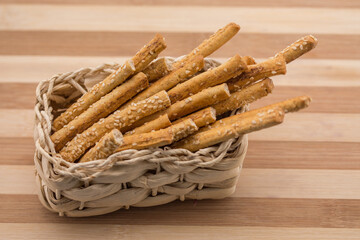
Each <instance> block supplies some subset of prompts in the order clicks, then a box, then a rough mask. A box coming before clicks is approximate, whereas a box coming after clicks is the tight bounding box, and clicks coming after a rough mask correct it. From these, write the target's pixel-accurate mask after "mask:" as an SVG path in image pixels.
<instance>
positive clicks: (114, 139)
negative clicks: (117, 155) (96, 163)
mask: <svg viewBox="0 0 360 240" xmlns="http://www.w3.org/2000/svg"><path fill="white" fill-rule="evenodd" d="M122 143H123V136H122V134H121V132H120V131H119V130H117V129H113V130H111V131H110V132H109V133H107V134H105V135H104V136H103V137H102V138H101V139H100V141H99V142H97V143H96V145H95V146H94V147H93V148H91V149H90V150H89V151H88V152H87V153H85V154H84V156H83V157H82V158H81V159H80V161H79V162H80V163H82V162H89V161H93V160H97V159H104V158H107V157H108V156H110V155H111V154H113V153H114V152H115V150H116V149H117V148H118V147H120V146H121V144H122Z"/></svg>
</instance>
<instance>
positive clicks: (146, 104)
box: [60, 91, 170, 162]
mask: <svg viewBox="0 0 360 240" xmlns="http://www.w3.org/2000/svg"><path fill="white" fill-rule="evenodd" d="M169 106H170V99H169V96H168V95H167V93H166V92H165V91H161V92H159V93H157V94H155V95H154V96H151V97H149V98H147V99H145V100H143V101H140V102H137V103H133V104H131V105H130V106H128V107H127V108H125V109H124V110H121V111H119V110H118V111H116V112H114V113H113V114H111V115H110V116H108V117H107V118H105V119H101V120H100V121H98V122H97V123H95V124H93V125H92V126H91V127H89V128H88V129H86V130H85V131H84V132H82V133H81V134H78V135H77V136H76V137H75V138H73V139H72V140H71V141H70V142H68V143H67V145H66V146H65V147H64V148H63V149H62V150H61V151H60V155H61V156H62V157H63V159H65V160H66V161H69V162H74V161H76V160H77V159H78V158H79V157H80V156H81V155H82V154H84V152H85V151H86V150H87V149H88V148H90V147H92V146H93V145H95V143H96V142H97V141H99V140H100V138H101V137H102V136H104V135H105V134H106V133H108V132H109V131H111V130H112V129H114V128H117V129H119V130H120V131H121V132H123V129H124V128H126V127H127V126H129V125H131V124H133V123H134V122H135V121H137V120H139V119H141V118H144V117H146V116H149V115H151V114H153V113H155V112H158V111H161V110H163V109H165V108H167V107H169Z"/></svg>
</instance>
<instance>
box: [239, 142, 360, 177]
mask: <svg viewBox="0 0 360 240" xmlns="http://www.w3.org/2000/svg"><path fill="white" fill-rule="evenodd" d="M359 156H360V143H345V142H311V141H308V142H288V141H271V142H269V141H249V147H248V150H247V153H246V159H245V162H244V167H245V168H290V169H344V170H345V169H347V170H359V169H360V161H359Z"/></svg>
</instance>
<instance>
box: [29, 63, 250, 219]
mask: <svg viewBox="0 0 360 240" xmlns="http://www.w3.org/2000/svg"><path fill="white" fill-rule="evenodd" d="M218 64H219V63H218V62H216V61H213V60H210V59H206V67H207V68H208V67H213V66H216V65H218ZM117 67H118V65H117V64H103V65H101V66H98V67H96V68H82V69H79V70H77V71H74V72H69V73H64V74H58V75H55V76H54V77H52V78H51V79H49V80H45V81H42V82H40V83H39V85H38V87H37V89H36V105H35V114H36V115H35V132H34V139H35V145H36V151H35V157H34V162H35V169H36V180H37V181H36V182H37V188H38V195H39V199H40V201H41V203H42V204H43V205H44V206H45V207H46V208H47V209H49V210H50V211H54V212H58V213H59V214H60V216H63V215H65V216H69V217H84V216H94V215H101V214H105V213H109V212H113V211H116V210H118V209H120V208H129V207H130V206H134V207H149V206H156V205H161V204H165V203H169V202H171V201H174V200H177V199H180V200H181V201H183V200H185V199H209V198H210V199H219V198H224V197H227V196H229V195H231V194H232V193H233V192H234V191H235V187H236V183H237V179H238V176H239V174H240V170H241V166H242V162H243V160H244V157H245V154H246V149H247V143H248V142H247V136H246V135H244V136H242V137H239V138H237V139H231V140H228V141H226V142H223V143H221V144H219V145H215V146H212V147H208V148H205V149H201V150H199V151H197V152H195V153H192V152H190V151H187V150H185V149H171V148H169V147H165V148H154V149H146V150H140V151H138V150H126V151H122V152H119V153H116V154H113V155H111V156H110V157H109V158H107V159H102V160H96V161H92V162H86V163H68V162H66V161H64V160H62V159H61V158H60V157H58V155H57V154H56V152H55V149H54V145H53V143H52V141H51V140H50V134H51V125H52V120H53V118H54V115H53V114H55V115H57V114H59V112H60V111H62V110H63V109H64V108H65V107H66V106H67V105H69V104H71V103H72V102H73V101H75V100H76V98H77V97H79V96H80V95H81V94H82V93H84V92H85V91H86V90H85V89H84V81H85V79H90V78H96V79H99V80H100V79H103V78H104V77H105V76H107V75H108V74H110V73H111V72H112V71H114V69H116V68H117ZM238 111H243V109H239V110H238Z"/></svg>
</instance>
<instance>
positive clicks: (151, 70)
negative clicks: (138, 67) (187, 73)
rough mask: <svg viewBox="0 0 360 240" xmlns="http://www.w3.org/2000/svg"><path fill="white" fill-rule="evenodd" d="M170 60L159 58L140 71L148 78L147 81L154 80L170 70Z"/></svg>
mask: <svg viewBox="0 0 360 240" xmlns="http://www.w3.org/2000/svg"><path fill="white" fill-rule="evenodd" d="M171 65H172V62H171V61H170V60H169V59H167V58H159V59H156V60H154V61H153V62H152V63H151V64H150V65H149V66H147V67H146V68H145V69H144V71H142V72H143V73H144V74H145V75H146V76H147V78H148V80H149V82H154V81H156V80H158V79H159V78H162V77H164V76H165V75H167V74H169V73H170V72H171V69H172V67H171Z"/></svg>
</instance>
